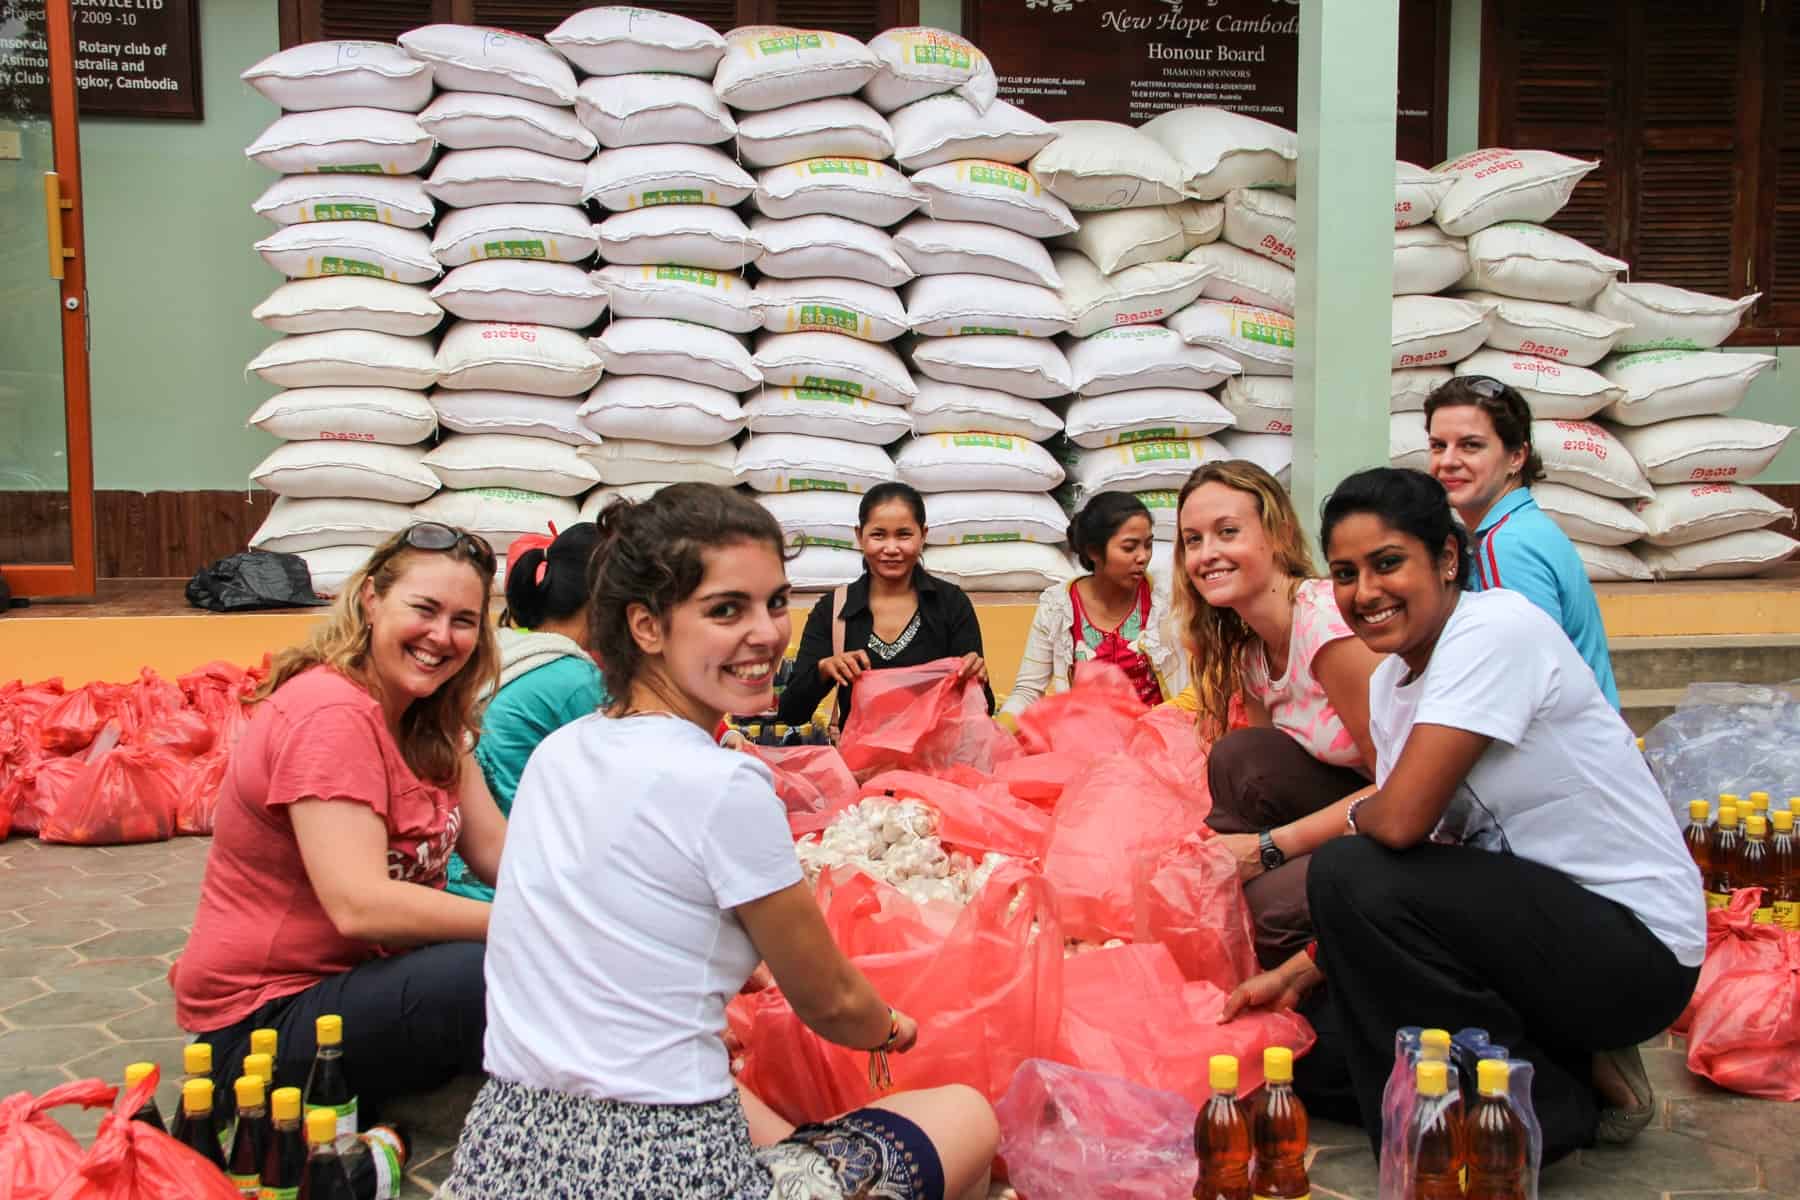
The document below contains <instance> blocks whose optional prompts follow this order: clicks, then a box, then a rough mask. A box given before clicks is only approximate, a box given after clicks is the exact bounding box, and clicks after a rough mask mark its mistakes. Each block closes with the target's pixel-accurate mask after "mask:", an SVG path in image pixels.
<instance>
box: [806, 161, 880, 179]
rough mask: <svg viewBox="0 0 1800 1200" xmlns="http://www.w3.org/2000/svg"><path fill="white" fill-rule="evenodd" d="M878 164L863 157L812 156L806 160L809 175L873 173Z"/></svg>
mask: <svg viewBox="0 0 1800 1200" xmlns="http://www.w3.org/2000/svg"><path fill="white" fill-rule="evenodd" d="M875 165H876V164H874V163H872V162H869V161H868V160H867V159H862V158H810V159H808V160H807V161H806V173H807V174H808V175H873V174H874V173H875V172H874V171H873V170H872V168H873V167H874V166H875Z"/></svg>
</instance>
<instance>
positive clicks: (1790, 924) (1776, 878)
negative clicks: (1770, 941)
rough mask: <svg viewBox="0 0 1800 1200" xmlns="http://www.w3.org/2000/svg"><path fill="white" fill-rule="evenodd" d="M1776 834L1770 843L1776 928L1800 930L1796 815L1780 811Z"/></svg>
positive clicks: (1776, 823) (1777, 814)
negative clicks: (1777, 926)
mask: <svg viewBox="0 0 1800 1200" xmlns="http://www.w3.org/2000/svg"><path fill="white" fill-rule="evenodd" d="M1773 820H1774V822H1775V834H1774V836H1773V837H1771V838H1770V839H1769V893H1770V896H1771V898H1772V900H1773V904H1774V908H1775V924H1777V925H1779V926H1781V927H1782V928H1783V929H1800V847H1797V846H1796V845H1795V844H1794V814H1793V812H1792V811H1791V810H1788V809H1780V808H1778V809H1776V810H1775V816H1774V818H1773Z"/></svg>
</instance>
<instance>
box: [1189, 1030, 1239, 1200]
mask: <svg viewBox="0 0 1800 1200" xmlns="http://www.w3.org/2000/svg"><path fill="white" fill-rule="evenodd" d="M1206 1068H1207V1069H1206V1074H1207V1082H1208V1083H1210V1084H1211V1085H1212V1097H1211V1099H1209V1100H1207V1102H1206V1107H1205V1108H1203V1109H1201V1110H1200V1115H1199V1116H1197V1117H1195V1118H1194V1157H1195V1158H1197V1159H1199V1160H1200V1177H1199V1178H1198V1179H1196V1180H1195V1181H1194V1200H1250V1123H1249V1122H1248V1121H1246V1120H1245V1119H1244V1110H1243V1109H1242V1108H1241V1107H1239V1105H1238V1102H1237V1086H1238V1060H1237V1059H1236V1058H1234V1057H1233V1056H1231V1055H1229V1054H1215V1055H1213V1056H1212V1058H1210V1059H1208V1060H1207V1064H1206Z"/></svg>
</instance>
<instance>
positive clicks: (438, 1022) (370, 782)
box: [170, 522, 506, 1120]
mask: <svg viewBox="0 0 1800 1200" xmlns="http://www.w3.org/2000/svg"><path fill="white" fill-rule="evenodd" d="M493 578H494V553H493V551H492V549H490V548H489V547H488V544H487V543H486V542H484V541H482V540H481V539H479V538H477V537H474V536H473V535H471V534H468V533H465V532H463V531H462V530H460V529H456V528H453V527H451V526H449V525H439V524H436V523H433V522H424V523H421V524H417V525H414V526H412V527H410V528H409V529H406V530H404V531H403V532H401V533H398V534H396V535H395V536H394V537H392V538H390V539H389V540H388V541H387V542H386V543H385V544H383V545H382V546H380V547H378V548H377V549H376V550H375V551H374V552H373V553H372V554H371V555H370V557H369V561H368V562H367V563H366V564H365V565H364V566H363V567H362V569H360V570H359V571H357V572H356V573H355V574H354V575H352V576H351V577H350V580H349V581H348V582H347V583H346V584H345V585H344V590H343V592H342V593H341V594H340V595H339V596H338V598H337V603H336V605H335V606H334V607H333V608H332V610H331V616H330V618H329V619H328V620H327V621H326V623H325V625H324V627H323V628H321V629H320V630H319V632H318V633H316V634H315V635H314V636H313V638H312V640H311V641H309V642H308V643H306V644H305V645H304V646H300V647H296V648H294V649H291V650H286V651H283V652H282V653H281V654H280V655H279V656H277V658H276V659H275V663H274V667H273V669H272V670H271V671H270V674H269V678H268V681H267V682H266V683H264V684H263V687H262V690H261V691H259V692H258V693H257V700H258V703H257V707H256V712H255V715H254V716H253V717H252V719H251V721H250V726H249V728H248V729H247V730H246V731H245V732H244V735H243V737H242V738H241V739H240V740H239V742H238V744H237V746H236V747H235V748H234V749H233V751H232V754H231V765H230V768H229V770H227V772H226V774H225V782H224V784H223V787H222V789H221V792H220V797H219V813H218V823H217V827H216V829H215V832H214V835H213V844H212V850H211V853H210V854H209V856H208V858H207V861H206V878H205V881H204V882H203V883H202V885H201V888H200V906H199V911H198V912H197V913H196V914H195V917H194V931H193V935H192V936H191V937H190V938H189V939H188V944H187V949H186V950H184V951H183V952H182V955H181V958H180V959H179V960H178V961H177V962H176V964H175V967H174V969H173V970H172V971H171V972H170V982H171V983H172V984H173V986H174V990H175V1004H176V1017H177V1019H178V1020H179V1021H180V1023H181V1027H182V1028H183V1029H186V1030H189V1031H190V1032H193V1033H195V1034H196V1035H198V1040H199V1041H203V1042H209V1043H211V1045H212V1047H213V1061H214V1062H216V1063H219V1064H220V1066H221V1070H226V1071H228V1072H229V1076H230V1077H235V1076H236V1075H237V1067H238V1064H239V1063H241V1062H242V1061H243V1057H244V1055H245V1054H246V1053H247V1052H248V1049H249V1040H250V1031H251V1030H252V1029H256V1028H261V1027H264V1026H269V1027H273V1028H274V1029H275V1030H277V1031H278V1033H279V1034H280V1040H279V1047H280V1050H279V1055H280V1057H279V1059H278V1061H277V1062H276V1064H275V1077H276V1082H277V1083H278V1084H282V1085H288V1084H293V1085H296V1086H297V1085H299V1084H301V1083H304V1082H305V1080H306V1074H307V1071H308V1069H309V1068H310V1066H311V1064H312V1058H313V1053H314V1050H315V1043H314V1019H315V1018H316V1017H318V1016H320V1015H323V1014H326V1013H336V1014H338V1015H340V1016H342V1017H343V1019H344V1066H345V1069H346V1071H347V1073H348V1075H349V1077H350V1084H351V1087H352V1088H353V1089H354V1090H355V1092H356V1094H357V1096H358V1098H359V1099H360V1101H361V1102H362V1104H363V1105H365V1106H367V1107H366V1108H365V1111H364V1113H363V1114H362V1115H363V1118H364V1119H365V1120H366V1119H367V1116H368V1109H372V1108H374V1107H376V1106H378V1105H379V1103H380V1101H381V1100H382V1098H383V1097H385V1096H393V1095H397V1094H402V1093H407V1092H419V1091H426V1090H429V1089H431V1088H435V1087H438V1086H440V1085H442V1084H444V1083H446V1082H448V1081H449V1080H450V1078H451V1077H452V1076H454V1075H456V1074H459V1073H463V1072H469V1071H477V1070H480V1068H481V1034H482V1026H483V1023H484V1021H485V1008H484V1004H483V999H482V982H481V958H482V941H483V939H484V938H485V937H486V936H487V928H488V906H487V905H485V904H483V903H481V902H479V901H476V900H468V899H465V898H463V897H461V896H452V895H449V894H447V893H446V892H445V891H444V881H445V870H446V867H447V864H448V863H449V861H450V854H451V851H452V850H456V851H459V852H460V853H461V854H462V857H463V859H464V861H465V862H467V863H468V865H469V869H470V870H471V871H472V872H473V873H474V874H475V876H476V877H478V878H480V879H482V880H484V881H492V880H493V879H494V877H495V874H496V873H497V871H498V870H499V864H500V851H501V847H502V845H503V843H504V841H505V838H506V821H505V818H503V817H502V816H501V815H500V811H499V809H497V808H496V807H495V806H494V801H493V799H492V797H490V796H489V795H488V790H487V786H486V784H484V783H483V782H482V777H481V770H480V768H479V767H477V766H476V765H475V762H474V760H473V758H472V757H471V755H470V748H471V747H472V746H473V744H474V740H475V731H476V730H477V728H478V727H479V724H480V720H479V715H478V712H477V698H478V697H479V696H481V695H482V694H484V693H485V692H487V691H489V690H491V689H492V686H493V680H494V676H495V672H496V665H497V663H498V659H499V655H498V652H497V651H496V650H495V647H494V631H493V627H492V626H491V625H490V624H489V621H488V593H489V591H490V588H491V585H492V582H493ZM225 1090H228V1089H225Z"/></svg>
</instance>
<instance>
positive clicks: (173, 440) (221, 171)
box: [81, 0, 280, 491]
mask: <svg viewBox="0 0 1800 1200" xmlns="http://www.w3.org/2000/svg"><path fill="white" fill-rule="evenodd" d="M199 9H200V19H201V27H200V62H201V69H202V70H203V71H204V73H205V75H204V80H203V83H202V88H203V92H204V100H205V110H206V119H205V120H204V121H200V122H187V121H133V120H122V119H117V118H114V119H103V118H91V119H89V120H85V121H83V122H82V123H81V168H82V182H83V190H84V200H85V203H84V212H83V215H84V218H85V220H86V224H87V240H88V245H87V260H88V294H89V308H88V312H89V316H90V318H91V320H92V327H91V340H92V350H91V362H92V370H93V412H94V485H95V487H97V488H102V489H107V488H120V489H125V490H129V491H156V490H160V489H175V490H188V489H204V488H227V489H229V488H241V487H246V486H248V479H247V476H248V474H249V471H250V469H251V468H252V467H254V466H255V465H256V464H257V463H258V462H259V461H260V460H261V459H262V457H263V455H265V454H267V453H268V452H269V451H270V450H271V449H273V448H274V446H275V444H276V443H275V442H274V440H273V439H271V438H269V437H268V436H266V435H264V434H262V433H259V432H257V431H256V430H253V429H247V428H245V426H244V421H245V418H247V417H248V416H249V415H250V414H251V412H253V411H254V410H255V408H256V406H257V405H258V404H260V403H261V402H262V400H263V399H264V398H265V397H267V396H268V395H269V394H270V389H269V388H268V386H267V385H265V384H262V383H261V382H259V381H257V380H255V379H254V378H252V379H250V380H248V381H247V380H246V379H245V377H244V364H245V363H247V362H249V361H250V359H251V358H253V357H254V356H255V355H256V354H257V352H258V351H259V350H261V349H262V347H263V346H265V345H267V344H268V342H270V341H271V340H273V335H271V334H269V333H267V332H266V331H265V330H264V329H263V328H262V326H260V325H258V324H257V323H256V322H255V321H252V320H251V319H250V310H251V308H253V307H254V306H255V305H256V304H257V303H258V302H259V301H261V300H262V299H263V297H264V296H266V295H268V293H269V292H270V291H271V290H272V289H273V288H274V286H275V285H276V284H277V283H278V282H280V278H279V276H277V275H276V274H275V272H273V271H271V270H270V269H269V267H268V266H267V265H266V264H265V263H264V262H263V261H262V259H261V258H260V257H259V256H258V255H257V254H256V252H255V251H254V250H252V249H251V248H250V247H251V243H252V242H254V241H256V239H258V238H260V237H262V236H264V235H265V234H267V233H269V232H271V231H272V230H273V228H274V227H273V226H271V225H269V224H268V223H267V222H266V221H264V220H263V219H262V218H261V217H258V216H256V215H255V214H254V213H252V212H251V211H250V202H251V201H252V200H254V199H255V198H256V197H257V195H258V194H259V193H260V192H261V191H262V189H263V188H265V187H267V186H268V184H269V183H270V181H271V180H272V179H273V176H272V175H270V174H269V172H268V171H266V170H264V169H263V168H261V167H259V166H257V165H256V164H255V163H252V162H250V161H249V160H248V159H246V158H245V157H244V153H243V151H244V147H245V146H247V145H249V144H250V143H251V141H253V140H254V139H255V137H256V135H257V133H259V132H260V131H261V130H262V128H263V127H264V126H265V125H267V124H268V123H269V122H270V121H271V120H272V119H274V117H275V116H276V111H275V108H274V106H273V105H271V104H269V103H268V102H267V101H266V100H264V99H263V98H262V97H261V96H258V95H257V94H256V93H255V92H253V91H251V90H250V89H249V88H248V87H246V86H244V84H243V83H242V82H241V81H240V80H239V79H238V72H240V71H242V70H243V69H244V68H246V67H248V66H250V65H251V64H252V63H254V62H256V61H257V60H258V59H261V58H263V57H264V56H266V55H268V54H272V53H273V52H274V51H275V50H276V49H277V45H278V35H277V32H276V24H275V21H276V5H275V4H274V3H273V2H272V0H206V3H204V4H201V5H200V6H199Z"/></svg>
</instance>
